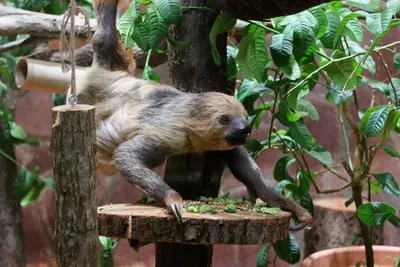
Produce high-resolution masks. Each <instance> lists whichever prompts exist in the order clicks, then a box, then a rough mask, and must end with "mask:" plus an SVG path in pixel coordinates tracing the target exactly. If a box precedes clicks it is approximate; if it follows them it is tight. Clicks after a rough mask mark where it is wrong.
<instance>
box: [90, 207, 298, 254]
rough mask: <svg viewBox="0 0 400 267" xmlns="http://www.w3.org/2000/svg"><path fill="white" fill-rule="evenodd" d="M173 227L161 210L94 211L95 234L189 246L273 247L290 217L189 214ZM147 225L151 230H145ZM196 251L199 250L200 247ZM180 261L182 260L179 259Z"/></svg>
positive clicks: (247, 213)
mask: <svg viewBox="0 0 400 267" xmlns="http://www.w3.org/2000/svg"><path fill="white" fill-rule="evenodd" d="M182 216H183V218H184V223H183V224H181V225H178V224H176V220H174V218H173V217H172V215H170V214H168V213H167V211H166V209H165V208H162V207H159V206H154V205H149V204H147V205H143V204H133V205H132V204H114V205H106V206H102V207H99V208H98V228H99V234H100V235H104V236H111V237H115V238H127V239H135V240H146V241H158V242H160V241H162V242H171V243H172V242H174V243H189V244H203V245H211V244H236V245H254V244H265V243H276V242H277V241H279V240H282V239H284V238H286V237H287V235H288V234H289V224H290V216H291V215H290V213H288V212H279V213H276V214H263V213H258V212H256V211H242V210H238V211H237V213H226V212H221V213H217V214H210V213H190V212H186V211H183V213H182ZM149 225H151V227H149ZM199 247H200V250H201V246H199ZM183 258H184V257H183Z"/></svg>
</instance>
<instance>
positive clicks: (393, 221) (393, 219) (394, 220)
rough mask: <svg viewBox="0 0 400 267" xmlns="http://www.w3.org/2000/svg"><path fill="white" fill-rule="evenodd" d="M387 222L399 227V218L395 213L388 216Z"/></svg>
mask: <svg viewBox="0 0 400 267" xmlns="http://www.w3.org/2000/svg"><path fill="white" fill-rule="evenodd" d="M389 222H390V223H391V224H393V225H394V226H396V227H397V228H399V227H400V218H399V217H397V216H395V215H393V216H392V217H390V218H389Z"/></svg>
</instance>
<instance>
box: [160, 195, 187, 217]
mask: <svg viewBox="0 0 400 267" xmlns="http://www.w3.org/2000/svg"><path fill="white" fill-rule="evenodd" d="M164 203H165V206H166V207H167V209H168V212H169V213H172V214H173V215H174V216H175V218H176V220H177V221H178V223H183V217H182V212H181V211H182V208H183V200H182V197H181V196H180V195H179V194H178V192H176V191H174V190H168V191H167V192H166V193H165V195H164Z"/></svg>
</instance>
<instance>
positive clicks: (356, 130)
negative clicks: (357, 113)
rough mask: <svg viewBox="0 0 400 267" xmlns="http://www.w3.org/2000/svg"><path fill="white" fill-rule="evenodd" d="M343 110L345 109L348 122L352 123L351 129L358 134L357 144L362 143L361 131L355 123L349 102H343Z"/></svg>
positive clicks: (344, 112)
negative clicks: (348, 105)
mask: <svg viewBox="0 0 400 267" xmlns="http://www.w3.org/2000/svg"><path fill="white" fill-rule="evenodd" d="M342 111H343V114H344V117H345V118H346V120H347V123H348V124H349V125H350V128H351V130H352V131H353V133H354V135H355V136H356V140H357V145H359V144H361V135H360V132H359V131H358V128H357V126H356V125H355V123H354V121H353V118H352V117H351V115H350V112H349V109H348V107H347V103H343V104H342Z"/></svg>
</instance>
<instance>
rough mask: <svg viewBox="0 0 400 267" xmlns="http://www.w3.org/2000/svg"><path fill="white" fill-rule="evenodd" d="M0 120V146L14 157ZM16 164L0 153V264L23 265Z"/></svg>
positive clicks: (23, 256)
mask: <svg viewBox="0 0 400 267" xmlns="http://www.w3.org/2000/svg"><path fill="white" fill-rule="evenodd" d="M3 141H4V140H3V128H2V121H1V120H0V148H1V149H2V150H3V151H4V152H6V153H7V154H8V155H9V156H11V157H13V158H15V157H14V147H13V145H12V144H11V143H5V142H3ZM16 174H17V166H16V165H15V164H14V163H13V162H11V161H10V160H8V159H6V158H5V157H3V156H2V155H1V154H0V266H7V267H8V266H9V267H24V266H25V254H24V235H23V231H22V218H21V206H20V205H19V201H18V199H17V197H16V195H15V190H14V184H15V177H16Z"/></svg>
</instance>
